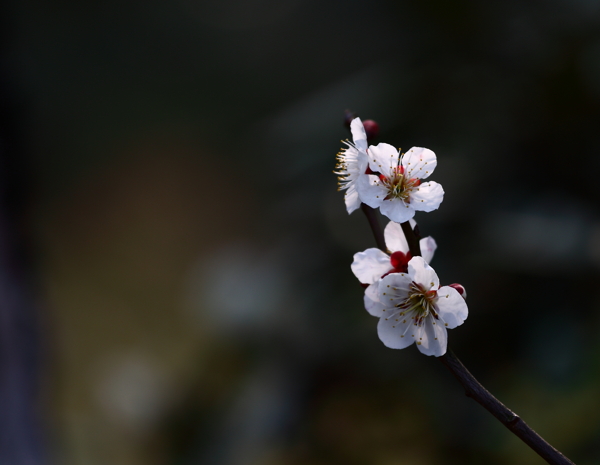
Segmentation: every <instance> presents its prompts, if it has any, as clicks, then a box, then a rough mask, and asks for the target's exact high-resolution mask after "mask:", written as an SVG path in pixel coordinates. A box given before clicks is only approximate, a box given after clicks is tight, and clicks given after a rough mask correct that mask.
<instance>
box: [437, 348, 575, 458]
mask: <svg viewBox="0 0 600 465" xmlns="http://www.w3.org/2000/svg"><path fill="white" fill-rule="evenodd" d="M439 359H440V361H441V362H442V363H443V364H444V365H446V368H448V370H450V372H451V373H452V374H453V375H454V377H455V378H456V379H457V380H458V382H459V383H460V384H461V385H462V387H463V388H464V389H465V394H466V395H467V396H468V397H471V398H472V399H473V400H475V401H476V402H478V403H479V404H480V405H481V406H483V407H484V408H485V409H486V410H487V411H488V412H490V413H491V414H492V415H494V416H495V417H496V418H497V419H498V420H499V421H500V422H501V423H502V424H503V425H504V426H506V427H507V428H508V429H509V430H511V431H512V432H513V434H515V435H516V436H517V437H518V438H519V439H521V440H522V441H523V442H524V443H525V444H527V445H528V446H529V447H531V448H532V449H533V450H534V451H535V452H536V453H537V454H538V455H539V456H540V457H542V458H543V459H544V460H545V461H546V462H548V463H549V464H551V465H575V464H574V463H573V462H571V461H570V460H569V459H568V458H567V457H565V456H564V455H563V454H561V453H560V452H559V451H558V450H556V449H555V448H554V447H552V446H551V445H550V444H549V443H548V442H547V441H545V440H544V438H542V437H541V436H540V435H539V434H537V433H536V432H535V431H534V430H533V429H532V428H531V427H530V426H529V425H528V424H527V423H525V422H524V421H523V420H522V419H521V417H519V416H518V415H517V414H516V413H514V412H513V411H512V410H510V409H509V408H508V407H506V406H505V405H504V404H503V403H502V402H500V401H499V400H498V399H496V398H495V397H494V396H493V395H492V394H491V393H490V392H489V391H488V390H487V389H486V388H484V387H483V386H482V385H481V383H480V382H479V381H477V380H476V379H475V377H474V376H473V375H472V374H471V373H470V372H469V370H467V369H466V367H465V366H464V365H463V364H462V363H461V361H460V360H459V359H458V357H457V356H456V355H454V352H452V351H451V350H448V352H446V354H445V355H442V356H441V357H439Z"/></svg>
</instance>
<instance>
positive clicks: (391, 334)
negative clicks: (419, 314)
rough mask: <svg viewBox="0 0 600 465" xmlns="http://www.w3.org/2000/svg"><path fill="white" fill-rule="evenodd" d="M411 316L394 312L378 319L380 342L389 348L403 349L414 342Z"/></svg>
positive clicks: (413, 327)
mask: <svg viewBox="0 0 600 465" xmlns="http://www.w3.org/2000/svg"><path fill="white" fill-rule="evenodd" d="M416 328H418V327H417V326H414V325H413V320H412V318H408V315H406V316H402V315H400V312H395V313H394V314H391V315H389V316H385V317H383V318H381V319H380V320H379V323H378V324H377V335H378V336H379V339H381V342H383V343H384V344H385V345H386V346H387V347H389V348H391V349H404V348H405V347H408V346H409V345H411V344H412V343H413V342H415V337H414V336H415V331H414V329H416Z"/></svg>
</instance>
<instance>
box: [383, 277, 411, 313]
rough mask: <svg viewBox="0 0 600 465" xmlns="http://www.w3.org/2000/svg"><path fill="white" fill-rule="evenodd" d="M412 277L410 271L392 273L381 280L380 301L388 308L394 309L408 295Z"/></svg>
mask: <svg viewBox="0 0 600 465" xmlns="http://www.w3.org/2000/svg"><path fill="white" fill-rule="evenodd" d="M411 282H412V279H411V278H410V276H409V275H408V273H390V274H388V275H387V276H386V277H385V278H382V279H381V280H380V281H379V301H380V302H381V303H382V304H384V305H385V307H386V308H390V309H394V308H395V306H396V305H397V304H402V303H404V301H405V300H406V299H407V297H408V291H409V289H410V283H411Z"/></svg>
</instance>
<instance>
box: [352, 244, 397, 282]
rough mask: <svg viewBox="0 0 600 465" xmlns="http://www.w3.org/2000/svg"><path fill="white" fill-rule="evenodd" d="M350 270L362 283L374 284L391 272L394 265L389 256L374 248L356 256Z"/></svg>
mask: <svg viewBox="0 0 600 465" xmlns="http://www.w3.org/2000/svg"><path fill="white" fill-rule="evenodd" d="M350 268H351V269H352V272H353V273H354V276H356V277H357V278H358V280H359V281H360V282H361V283H364V284H373V283H374V282H375V281H377V280H379V279H380V278H381V277H382V276H383V275H384V274H386V273H387V272H388V271H390V270H391V269H392V265H391V263H390V256H389V255H387V254H385V253H383V252H382V251H381V250H379V249H375V248H372V249H367V250H365V251H364V252H358V253H356V254H354V261H353V262H352V264H351V265H350Z"/></svg>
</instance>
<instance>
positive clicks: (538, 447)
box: [362, 204, 575, 465]
mask: <svg viewBox="0 0 600 465" xmlns="http://www.w3.org/2000/svg"><path fill="white" fill-rule="evenodd" d="M362 206H363V211H364V212H365V214H366V215H367V218H368V219H369V224H370V225H371V229H373V234H374V235H375V240H376V241H377V245H378V247H379V248H381V249H382V250H384V251H385V248H382V247H381V245H380V242H381V241H383V233H382V232H381V227H380V226H379V222H378V221H377V216H376V215H375V211H374V210H373V209H372V208H370V207H367V206H366V205H364V204H363V205H362ZM400 226H401V227H402V231H403V232H404V236H405V237H406V242H408V247H409V250H410V253H411V255H412V256H413V257H416V256H420V255H421V247H420V244H419V238H418V237H417V234H416V233H415V231H414V230H413V228H412V227H411V226H410V223H409V222H408V221H407V222H405V223H402V224H401V225H400ZM384 247H385V244H384ZM439 359H440V361H441V362H442V363H443V364H444V365H446V367H447V368H448V369H449V370H450V372H451V373H452V374H453V375H454V377H455V378H456V379H457V380H458V382H459V383H460V384H461V385H462V387H463V388H464V389H465V394H466V395H467V396H468V397H471V398H472V399H473V400H475V401H476V402H478V403H479V404H480V405H481V406H483V407H484V408H485V409H486V410H487V411H488V412H490V413H491V414H492V415H494V416H495V417H496V418H497V419H498V420H499V421H500V422H501V423H502V424H503V425H504V426H506V427H507V428H508V429H509V430H510V431H512V433H513V434H515V435H516V436H517V437H518V438H519V439H521V440H522V441H523V442H524V443H525V444H527V445H528V446H529V447H531V449H533V450H534V451H535V452H536V453H537V454H538V455H539V456H540V457H542V458H543V459H544V460H545V461H546V462H548V463H549V464H551V465H575V464H574V463H573V462H571V461H570V460H569V459H568V458H566V457H565V456H564V455H563V454H561V453H560V452H559V451H558V450H556V449H555V448H554V447H552V446H551V445H550V444H549V443H548V442H546V441H545V440H544V438H542V437H541V436H540V435H539V434H537V433H536V432H535V431H534V430H533V429H531V427H530V426H529V425H528V424H527V423H525V422H524V421H523V420H522V419H521V417H519V416H518V415H517V414H515V413H514V412H513V411H512V410H510V409H509V408H507V407H506V406H505V405H504V404H503V403H502V402H500V401H499V400H498V399H496V398H495V397H494V396H493V395H492V394H491V393H490V392H489V391H488V390H487V389H486V388H484V387H483V386H482V385H481V383H480V382H479V381H477V380H476V379H475V377H474V376H473V375H472V374H471V373H470V372H469V370H467V369H466V368H465V366H464V365H463V364H462V363H461V361H460V360H459V359H458V357H457V356H456V355H454V353H453V352H452V351H451V350H448V351H447V352H446V354H445V355H443V356H441V357H439Z"/></svg>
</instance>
